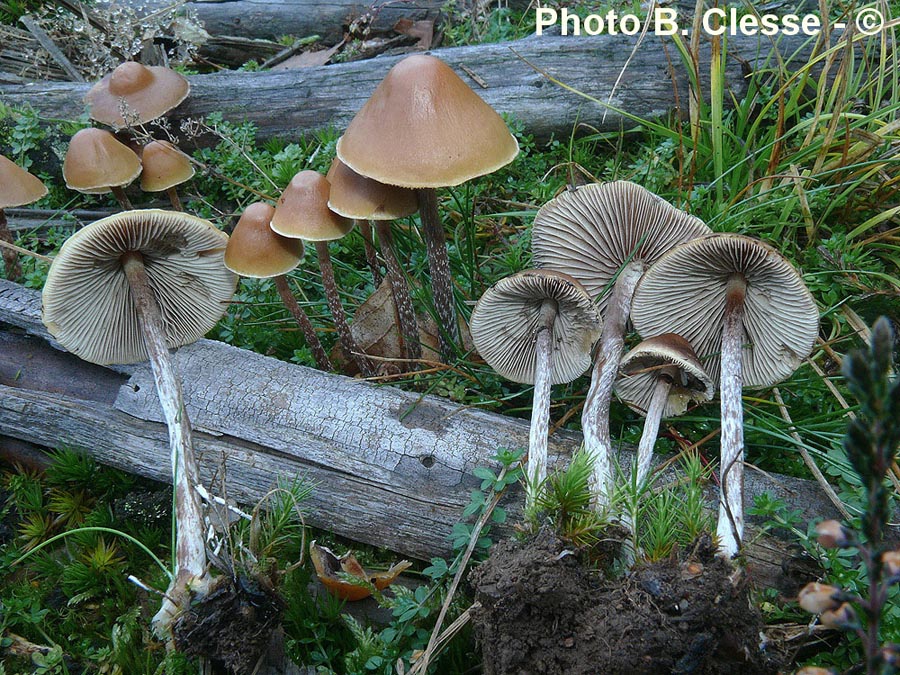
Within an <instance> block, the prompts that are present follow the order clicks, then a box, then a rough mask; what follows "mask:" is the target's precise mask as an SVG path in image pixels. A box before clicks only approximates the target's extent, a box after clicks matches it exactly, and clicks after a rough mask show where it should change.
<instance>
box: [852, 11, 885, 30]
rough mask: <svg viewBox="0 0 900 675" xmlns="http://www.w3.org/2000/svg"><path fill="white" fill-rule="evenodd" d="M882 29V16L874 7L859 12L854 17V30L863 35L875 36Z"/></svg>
mask: <svg viewBox="0 0 900 675" xmlns="http://www.w3.org/2000/svg"><path fill="white" fill-rule="evenodd" d="M883 27H884V15H883V14H882V13H881V12H879V11H878V10H877V9H875V8H874V7H867V8H865V9H861V10H859V12H858V13H857V15H856V28H857V29H858V30H859V32H860V33H863V34H864V35H875V33H878V32H880V31H881V29H882V28H883Z"/></svg>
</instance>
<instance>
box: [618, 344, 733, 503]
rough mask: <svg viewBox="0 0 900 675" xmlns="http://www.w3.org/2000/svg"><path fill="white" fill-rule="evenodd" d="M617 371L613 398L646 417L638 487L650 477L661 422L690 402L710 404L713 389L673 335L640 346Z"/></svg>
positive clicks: (686, 346)
mask: <svg viewBox="0 0 900 675" xmlns="http://www.w3.org/2000/svg"><path fill="white" fill-rule="evenodd" d="M619 371H620V375H619V379H618V380H616V386H615V390H616V394H617V395H618V396H619V398H620V399H622V400H623V401H625V402H626V403H627V404H628V405H630V406H631V407H633V408H636V409H637V410H638V411H640V412H641V413H643V414H644V416H645V420H644V431H643V433H642V434H641V440H640V443H639V444H638V451H637V474H636V477H635V484H636V485H638V486H640V485H642V484H643V482H644V480H645V479H646V478H647V474H648V473H650V464H651V461H652V459H653V446H654V445H656V437H657V434H658V432H659V422H660V420H661V419H662V418H663V417H674V416H676V415H681V414H683V413H684V411H685V410H687V407H688V405H690V404H691V403H693V402H697V403H701V402H703V401H709V400H710V399H711V398H712V397H713V394H714V393H715V391H716V386H715V383H714V382H713V381H712V379H711V378H710V377H709V375H707V374H706V371H705V370H704V369H703V366H702V365H701V364H700V360H699V359H698V358H697V355H696V354H695V353H694V350H693V348H692V347H691V343H690V342H688V341H687V340H685V339H684V338H683V337H681V336H680V335H676V334H675V333H664V334H663V335H658V336H656V337H652V338H647V339H646V340H644V341H643V342H641V343H640V344H639V345H638V346H637V347H635V348H634V349H632V350H631V351H630V352H628V353H627V354H625V356H623V357H622V361H621V362H620V364H619Z"/></svg>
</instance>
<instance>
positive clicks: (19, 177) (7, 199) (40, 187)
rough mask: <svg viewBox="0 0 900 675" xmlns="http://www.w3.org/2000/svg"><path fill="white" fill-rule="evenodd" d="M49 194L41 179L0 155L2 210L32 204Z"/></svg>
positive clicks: (0, 200)
mask: <svg viewBox="0 0 900 675" xmlns="http://www.w3.org/2000/svg"><path fill="white" fill-rule="evenodd" d="M45 194H47V186H46V185H44V184H43V183H42V182H41V179H40V178H38V177H37V176H34V175H32V174H30V173H28V172H27V171H26V170H25V169H23V168H22V167H21V166H19V165H18V164H16V163H15V162H14V161H12V160H11V159H9V158H7V157H4V156H3V155H0V209H7V208H11V207H14V206H24V205H25V204H31V203H32V202H36V201H37V200H38V199H40V198H41V197H43V196H44V195H45Z"/></svg>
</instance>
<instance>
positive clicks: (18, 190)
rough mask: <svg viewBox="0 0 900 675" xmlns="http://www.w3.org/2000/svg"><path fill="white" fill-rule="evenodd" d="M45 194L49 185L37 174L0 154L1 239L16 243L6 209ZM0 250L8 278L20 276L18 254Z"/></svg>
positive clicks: (29, 201)
mask: <svg viewBox="0 0 900 675" xmlns="http://www.w3.org/2000/svg"><path fill="white" fill-rule="evenodd" d="M45 194H47V187H46V186H45V185H44V184H43V183H42V182H41V180H40V179H39V178H38V177H37V176H34V175H32V174H30V173H28V172H27V171H26V170H25V169H23V168H22V167H20V166H19V165H18V164H16V163H15V162H13V161H12V160H11V159H7V158H6V157H4V156H3V155H0V239H2V240H3V241H6V242H8V243H10V244H13V243H15V241H14V239H13V236H12V232H10V231H9V226H8V225H7V223H6V214H5V213H4V209H8V208H12V207H14V206H24V205H26V204H31V203H32V202H36V201H37V200H38V199H40V198H41V197H43V196H44V195H45ZM0 251H2V255H3V264H4V265H5V266H6V278H7V279H10V280H15V279H17V278H19V276H21V274H22V269H21V267H20V266H19V256H18V254H17V253H16V252H15V251H13V250H12V249H8V248H2V249H0Z"/></svg>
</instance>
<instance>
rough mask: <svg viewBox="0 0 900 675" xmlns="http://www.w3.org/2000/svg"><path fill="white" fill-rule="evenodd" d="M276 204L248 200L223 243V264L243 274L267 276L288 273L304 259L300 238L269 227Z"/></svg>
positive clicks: (236, 272) (263, 277)
mask: <svg viewBox="0 0 900 675" xmlns="http://www.w3.org/2000/svg"><path fill="white" fill-rule="evenodd" d="M274 214H275V207H273V206H271V205H269V204H266V203H265V202H256V203H255V204H250V206H248V207H247V208H246V209H244V212H243V213H242V214H241V217H240V219H239V220H238V222H237V225H235V226H234V231H233V232H232V233H231V237H230V238H229V239H228V246H227V247H225V267H227V268H228V269H230V270H231V271H232V272H234V273H235V274H240V275H241V276H243V277H255V278H257V279H266V278H269V277H277V276H280V275H282V274H287V273H288V272H290V271H291V270H292V269H294V268H295V267H296V266H297V265H298V264H299V263H300V260H302V259H303V241H302V240H301V239H291V238H289V237H283V236H281V235H280V234H278V233H277V232H273V231H272V228H271V227H269V223H271V222H272V216H273V215H274Z"/></svg>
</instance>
